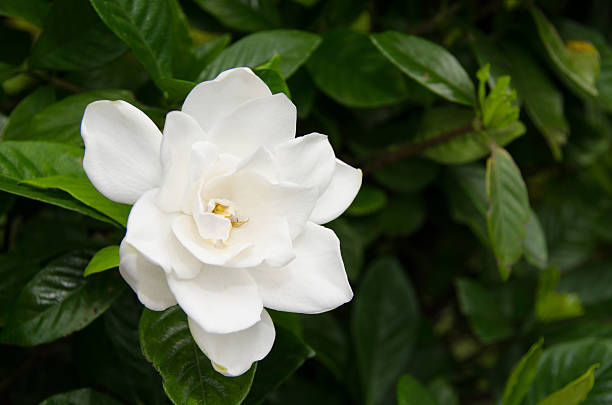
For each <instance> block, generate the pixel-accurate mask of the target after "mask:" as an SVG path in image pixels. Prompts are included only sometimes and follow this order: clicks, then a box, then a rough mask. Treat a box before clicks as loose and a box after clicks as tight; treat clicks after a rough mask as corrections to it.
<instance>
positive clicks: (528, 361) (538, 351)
mask: <svg viewBox="0 0 612 405" xmlns="http://www.w3.org/2000/svg"><path fill="white" fill-rule="evenodd" d="M543 343H544V341H543V340H541V339H540V340H539V341H538V342H537V343H535V344H534V345H533V346H531V347H530V348H529V351H528V352H527V353H526V354H525V355H524V356H523V357H521V360H519V362H518V363H517V364H516V366H514V368H513V369H512V373H510V377H508V380H507V381H506V387H505V388H504V395H503V399H502V405H520V404H521V401H523V398H525V395H527V392H528V391H529V388H530V387H531V383H532V382H533V379H534V378H535V376H536V372H537V371H538V363H539V362H540V357H542V344H543Z"/></svg>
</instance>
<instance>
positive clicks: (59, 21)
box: [30, 0, 127, 70]
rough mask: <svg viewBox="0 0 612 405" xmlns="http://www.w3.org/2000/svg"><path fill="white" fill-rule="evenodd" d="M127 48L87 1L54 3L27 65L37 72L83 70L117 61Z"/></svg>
mask: <svg viewBox="0 0 612 405" xmlns="http://www.w3.org/2000/svg"><path fill="white" fill-rule="evenodd" d="M125 51H127V46H126V45H125V44H124V43H123V42H121V41H120V40H119V38H117V37H116V36H115V34H113V33H112V32H111V31H110V30H109V29H108V28H106V26H105V25H104V23H103V22H102V21H101V20H100V17H98V15H97V14H96V12H95V11H94V9H93V8H92V7H91V5H90V4H89V2H87V1H83V0H59V1H54V2H53V6H52V7H51V11H50V13H49V16H48V18H47V20H46V23H45V25H44V30H43V33H42V35H41V36H40V38H38V41H36V45H35V46H34V49H33V50H32V56H31V59H30V63H31V64H32V67H34V68H38V69H54V70H86V69H92V68H95V67H98V66H102V65H104V64H105V63H108V62H110V61H111V60H113V59H115V58H117V57H118V56H119V55H121V54H122V53H124V52H125Z"/></svg>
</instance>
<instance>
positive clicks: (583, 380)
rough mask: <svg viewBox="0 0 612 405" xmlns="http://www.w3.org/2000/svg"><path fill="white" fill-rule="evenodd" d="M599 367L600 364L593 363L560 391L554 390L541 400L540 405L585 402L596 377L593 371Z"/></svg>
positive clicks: (566, 404) (573, 404)
mask: <svg viewBox="0 0 612 405" xmlns="http://www.w3.org/2000/svg"><path fill="white" fill-rule="evenodd" d="M597 367H599V363H598V364H593V365H592V366H591V367H589V369H588V370H587V371H586V372H585V373H584V374H583V375H581V376H580V377H578V378H577V379H575V380H574V381H572V382H571V383H569V384H567V385H566V386H565V387H563V388H561V389H560V390H559V391H556V392H553V393H552V394H550V395H549V396H547V397H546V398H544V399H543V400H541V401H540V402H538V405H578V404H581V403H582V402H584V400H585V399H586V397H587V395H589V392H590V391H591V389H593V385H594V384H595V377H594V376H593V373H594V371H595V369H596V368H597Z"/></svg>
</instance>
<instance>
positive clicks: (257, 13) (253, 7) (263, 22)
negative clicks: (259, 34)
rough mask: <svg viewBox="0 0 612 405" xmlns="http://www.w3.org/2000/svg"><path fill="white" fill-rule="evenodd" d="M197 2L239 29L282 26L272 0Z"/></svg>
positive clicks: (249, 30) (213, 0) (207, 0)
mask: <svg viewBox="0 0 612 405" xmlns="http://www.w3.org/2000/svg"><path fill="white" fill-rule="evenodd" d="M196 3H197V4H199V5H200V7H202V8H203V9H204V10H206V11H208V12H209V13H210V14H212V15H214V16H215V17H217V19H219V21H221V22H222V23H223V24H224V25H227V26H228V27H230V28H234V29H236V30H238V31H244V32H253V31H261V30H269V29H272V28H279V27H280V26H281V22H280V14H279V12H278V10H277V9H276V4H275V3H274V2H273V1H270V0H258V1H255V2H253V1H248V0H196Z"/></svg>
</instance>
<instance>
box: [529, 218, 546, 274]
mask: <svg viewBox="0 0 612 405" xmlns="http://www.w3.org/2000/svg"><path fill="white" fill-rule="evenodd" d="M523 251H524V254H525V260H527V261H528V262H529V263H530V264H531V265H533V266H535V267H537V268H539V269H543V268H545V267H546V266H548V247H547V246H546V235H544V230H543V229H542V225H541V224H540V220H539V219H538V215H537V214H536V213H535V212H534V211H533V210H532V209H530V210H529V221H527V225H526V228H525V240H524V242H523Z"/></svg>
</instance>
